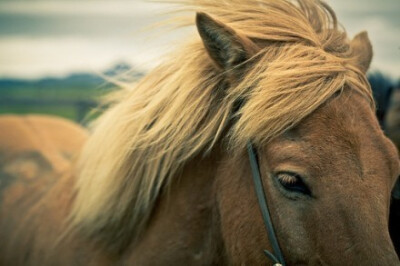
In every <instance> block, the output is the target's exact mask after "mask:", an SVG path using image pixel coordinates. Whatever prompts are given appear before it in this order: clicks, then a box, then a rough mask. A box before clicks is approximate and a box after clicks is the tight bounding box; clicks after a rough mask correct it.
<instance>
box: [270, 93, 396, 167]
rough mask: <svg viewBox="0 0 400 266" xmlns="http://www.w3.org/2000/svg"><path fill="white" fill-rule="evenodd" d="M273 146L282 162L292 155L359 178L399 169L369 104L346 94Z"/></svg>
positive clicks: (335, 99) (310, 117)
mask: <svg viewBox="0 0 400 266" xmlns="http://www.w3.org/2000/svg"><path fill="white" fill-rule="evenodd" d="M271 146H272V152H273V153H275V154H277V155H278V156H279V155H281V157H282V158H284V157H285V156H287V154H290V156H292V155H293V156H294V157H297V158H298V159H299V160H301V159H304V161H305V162H306V163H305V164H307V165H308V164H314V165H315V166H316V167H317V168H319V169H322V168H324V165H323V164H324V162H328V164H330V165H331V166H332V167H335V165H336V166H338V167H339V168H340V167H341V168H345V169H347V171H350V168H351V169H354V170H356V171H360V174H362V173H361V172H363V171H365V170H367V171H377V172H382V171H385V172H386V170H384V169H383V168H384V167H386V168H388V169H389V168H390V171H391V172H392V171H397V170H396V169H397V168H398V166H397V165H396V164H398V160H397V151H396V149H395V147H394V146H393V145H392V144H391V143H390V141H389V140H388V139H387V138H386V137H385V136H384V134H383V132H382V130H381V129H380V127H379V123H378V121H377V120H376V118H375V114H374V111H373V109H372V108H371V106H370V104H369V102H368V101H367V100H366V99H365V98H364V97H363V96H361V95H360V94H358V93H351V92H343V93H342V94H341V95H339V96H337V97H335V98H333V99H331V100H330V101H329V102H327V103H326V104H324V105H323V106H321V107H320V108H319V109H318V110H317V111H315V112H314V113H313V114H311V115H310V116H309V117H307V118H306V119H305V120H304V121H303V122H302V123H300V124H299V125H298V126H297V127H295V128H294V129H292V130H289V131H288V132H286V133H285V134H283V135H282V136H281V137H280V138H279V140H278V141H277V142H275V144H272V145H271ZM285 147H288V148H287V149H286V148H285ZM280 153H282V154H280ZM329 162H336V164H331V163H329ZM388 166H389V167H388ZM367 168H368V169H367ZM382 169H383V170H382ZM381 170H382V171H381ZM386 174H387V173H386Z"/></svg>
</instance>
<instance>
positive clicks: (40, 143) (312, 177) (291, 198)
mask: <svg viewBox="0 0 400 266" xmlns="http://www.w3.org/2000/svg"><path fill="white" fill-rule="evenodd" d="M187 2H189V3H192V2H191V1H189V0H188V1H187ZM194 3H197V4H194V5H198V8H199V9H200V10H202V11H212V12H213V13H214V14H215V16H216V17H218V18H221V19H222V20H223V21H224V22H225V23H223V22H221V21H217V20H214V19H213V18H211V17H210V16H208V15H206V14H203V13H199V14H198V16H197V21H196V22H197V28H198V30H199V33H200V36H201V40H200V39H195V41H194V42H193V43H190V44H188V45H187V46H185V47H184V48H183V50H179V54H178V55H176V56H175V57H174V61H171V62H167V63H166V64H164V65H161V66H160V67H159V68H157V69H156V70H155V71H154V72H153V73H152V74H149V75H148V76H147V77H146V78H144V79H143V80H142V81H141V82H140V83H139V84H138V85H137V87H136V88H135V90H132V91H128V92H126V94H124V96H123V97H121V99H120V100H119V101H117V103H115V104H113V105H112V107H111V108H110V110H109V111H107V112H106V113H105V114H104V115H103V116H102V117H101V118H100V120H99V121H98V122H97V125H96V126H95V129H94V131H93V133H92V135H91V136H90V137H89V138H88V140H87V141H86V142H85V139H86V132H85V131H84V130H82V129H80V128H78V127H76V126H73V125H71V124H69V123H66V122H59V121H56V120H51V119H49V118H40V117H31V118H29V117H28V118H20V117H5V118H1V119H0V129H1V130H0V136H1V140H0V156H1V157H0V159H1V162H2V163H1V165H0V166H1V168H0V171H1V172H0V173H1V176H0V177H1V186H0V188H1V191H0V192H1V194H0V195H1V200H2V203H1V204H2V205H1V212H0V238H1V242H0V265H263V264H265V263H267V262H268V261H267V258H266V257H265V256H264V255H263V252H262V250H263V249H270V243H269V240H268V237H267V234H266V232H265V229H264V225H263V221H262V218H261V215H260V212H259V207H258V204H257V199H256V196H255V193H254V187H253V184H252V181H251V171H250V166H249V161H248V158H247V155H246V152H245V147H246V143H248V142H249V141H251V142H252V144H253V145H254V147H255V149H256V150H257V153H258V155H259V158H258V159H259V164H260V170H261V176H262V179H263V182H264V187H265V191H266V194H267V201H268V204H269V206H270V211H271V215H272V222H273V225H274V228H275V231H276V234H277V237H278V241H279V244H280V246H281V249H282V251H283V255H284V257H285V260H286V263H287V264H288V265H399V260H398V257H397V255H396V252H395V249H394V246H393V243H392V241H391V239H390V235H389V230H388V222H389V207H390V197H391V191H392V189H393V187H394V183H395V181H396V179H397V176H398V174H399V162H398V154H397V151H396V148H395V146H394V145H393V144H392V143H391V142H390V141H389V140H388V139H387V138H386V137H385V136H384V134H383V132H382V130H381V129H380V127H379V123H378V121H377V119H376V117H375V115H374V109H373V104H372V100H371V99H372V95H371V91H370V89H369V87H368V83H367V81H366V78H365V72H366V70H367V69H368V66H369V63H370V61H371V56H372V51H371V46H370V44H369V41H368V38H367V36H366V34H360V35H358V36H357V37H355V38H354V39H353V41H351V42H350V41H349V40H348V39H347V37H346V36H345V34H344V33H342V32H340V31H339V30H338V28H337V24H336V18H335V17H334V14H333V12H332V11H331V10H330V9H329V8H328V7H326V6H325V4H321V3H319V2H316V1H307V0H304V1H300V2H299V3H300V4H299V5H298V6H296V5H293V4H291V3H289V2H287V1H278V0H271V1H269V0H264V1H255V0H254V1H253V0H232V1H231V2H229V3H226V2H225V1H220V2H219V1H218V2H216V1H214V0H201V1H196V2H194ZM192 4H193V3H192ZM299 6H300V7H299ZM228 25H229V26H228ZM175 61H176V62H175ZM43 121H45V123H46V125H45V124H43V123H44V122H43ZM42 122H43V123H42ZM39 123H42V124H41V126H38V125H39ZM54 125H56V126H54ZM4 129H6V130H4ZM51 130H56V131H58V132H51V133H50V131H51ZM53 136H61V137H57V138H56V137H53ZM84 142H85V144H84V148H83V149H82V150H81V151H80V149H81V146H82V145H83V143H84ZM78 151H79V160H78V162H77V163H75V160H74V158H75V156H76V155H77V153H78Z"/></svg>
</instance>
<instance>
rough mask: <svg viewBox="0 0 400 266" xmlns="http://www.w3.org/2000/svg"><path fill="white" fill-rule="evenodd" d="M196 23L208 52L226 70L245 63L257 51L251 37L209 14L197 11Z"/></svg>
mask: <svg viewBox="0 0 400 266" xmlns="http://www.w3.org/2000/svg"><path fill="white" fill-rule="evenodd" d="M196 25H197V30H198V31H199V34H200V37H201V38H202V40H203V43H204V46H205V48H206V50H207V52H208V54H209V55H210V57H211V58H212V59H213V61H214V62H215V63H216V64H217V66H218V67H220V68H222V69H224V70H229V69H231V68H233V67H235V66H237V65H239V64H241V63H243V62H244V61H246V60H247V59H249V58H250V57H251V56H252V55H253V54H254V53H256V51H257V46H256V45H255V44H254V43H253V42H252V41H251V40H250V39H249V38H247V37H245V36H242V35H240V34H238V33H237V32H236V31H235V30H234V29H232V28H230V27H229V26H227V25H225V24H223V23H221V22H219V21H217V20H215V19H213V18H212V17H211V16H209V15H208V14H205V13H197V14H196Z"/></svg>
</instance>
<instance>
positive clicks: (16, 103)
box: [0, 76, 113, 122]
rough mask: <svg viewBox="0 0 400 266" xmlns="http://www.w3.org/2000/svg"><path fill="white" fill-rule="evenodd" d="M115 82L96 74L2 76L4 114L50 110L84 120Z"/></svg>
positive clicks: (0, 92)
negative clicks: (40, 77) (23, 78)
mask: <svg viewBox="0 0 400 266" xmlns="http://www.w3.org/2000/svg"><path fill="white" fill-rule="evenodd" d="M112 88H113V86H112V85H110V84H107V83H106V82H105V81H103V80H102V79H100V78H94V77H92V76H88V77H79V79H78V78H76V77H75V78H74V79H73V78H71V77H68V78H65V79H47V80H39V81H18V80H0V114H29V113H34V114H48V115H56V116H61V117H64V118H68V119H71V120H74V121H76V122H82V121H83V120H84V119H85V120H86V118H88V114H89V113H90V112H91V111H92V110H93V109H94V108H95V107H96V103H97V102H98V101H99V99H100V97H101V96H103V95H105V94H106V93H107V92H109V91H110V90H112Z"/></svg>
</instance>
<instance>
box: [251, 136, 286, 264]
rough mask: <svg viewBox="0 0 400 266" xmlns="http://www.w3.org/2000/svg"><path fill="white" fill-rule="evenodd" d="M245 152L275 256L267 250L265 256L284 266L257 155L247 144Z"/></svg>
mask: <svg viewBox="0 0 400 266" xmlns="http://www.w3.org/2000/svg"><path fill="white" fill-rule="evenodd" d="M247 152H248V154H249V159H250V166H251V171H252V176H253V182H254V188H255V191H256V195H257V199H258V205H259V207H260V210H261V214H262V217H263V220H264V225H265V228H266V229H267V233H268V239H269V242H270V243H271V245H272V249H273V251H274V253H275V255H276V257H275V256H274V254H272V253H271V252H269V251H268V250H264V253H265V255H267V256H268V257H269V258H270V259H271V260H272V261H274V263H275V264H274V265H277V264H281V265H283V266H285V260H284V259H283V255H282V252H281V249H280V248H279V243H278V240H277V238H276V235H275V231H274V226H273V224H272V221H271V215H270V213H269V210H268V205H267V200H266V197H265V191H264V186H263V183H262V180H261V174H260V168H259V165H258V160H257V153H256V151H255V149H254V147H253V145H252V144H251V143H250V142H249V143H248V144H247Z"/></svg>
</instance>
